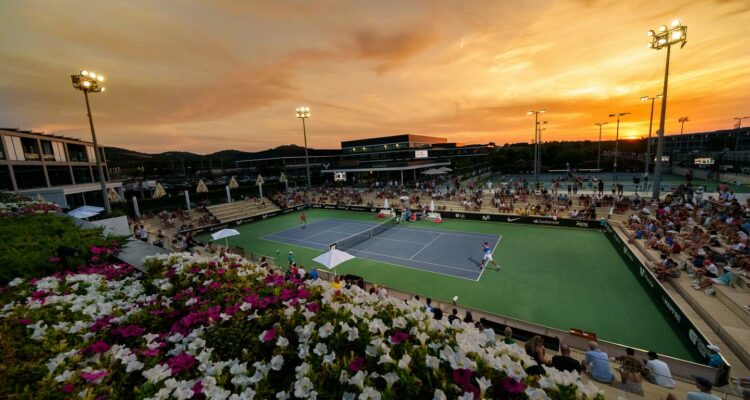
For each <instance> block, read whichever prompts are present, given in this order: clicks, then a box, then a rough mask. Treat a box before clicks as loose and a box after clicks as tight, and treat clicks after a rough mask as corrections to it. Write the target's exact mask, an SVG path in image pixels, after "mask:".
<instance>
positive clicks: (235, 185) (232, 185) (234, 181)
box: [229, 177, 240, 189]
mask: <svg viewBox="0 0 750 400" xmlns="http://www.w3.org/2000/svg"><path fill="white" fill-rule="evenodd" d="M238 187H240V184H239V183H237V179H235V177H232V179H231V180H230V181H229V188H230V189H237V188H238Z"/></svg>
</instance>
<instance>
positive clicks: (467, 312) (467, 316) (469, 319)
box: [464, 310, 474, 324]
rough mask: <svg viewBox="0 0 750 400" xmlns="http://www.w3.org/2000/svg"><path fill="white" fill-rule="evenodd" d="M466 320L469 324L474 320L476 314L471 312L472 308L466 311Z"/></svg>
mask: <svg viewBox="0 0 750 400" xmlns="http://www.w3.org/2000/svg"><path fill="white" fill-rule="evenodd" d="M464 322H466V323H468V324H470V323H473V322H474V315H473V314H472V313H471V310H466V313H464Z"/></svg>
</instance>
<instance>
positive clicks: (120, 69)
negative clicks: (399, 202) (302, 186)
mask: <svg viewBox="0 0 750 400" xmlns="http://www.w3.org/2000/svg"><path fill="white" fill-rule="evenodd" d="M674 17H679V18H681V19H682V20H683V21H685V23H686V24H687V25H688V26H689V31H688V44H687V46H685V48H683V49H673V51H672V68H671V76H670V87H669V99H668V109H667V132H668V133H674V132H676V131H677V130H678V129H679V124H678V123H677V119H678V118H679V117H681V116H688V117H689V118H690V122H688V123H687V124H686V125H685V128H686V131H689V132H692V131H700V130H711V129H724V128H729V127H731V126H732V118H733V117H735V116H738V115H743V116H744V115H747V114H748V113H750V110H748V109H747V104H750V91H748V88H750V75H748V74H747V73H746V71H748V70H750V51H748V50H747V49H749V48H750V36H748V35H747V34H746V30H747V21H748V20H750V5H749V4H748V2H747V1H744V0H715V1H712V2H706V1H687V2H686V1H677V0H668V1H664V2H660V3H658V4H656V3H653V2H651V1H647V0H635V1H629V2H622V1H615V0H580V1H576V2H571V1H564V0H539V1H534V2H526V3H518V2H500V1H498V2H419V1H396V0H385V1H378V2H365V1H333V0H322V1H315V2H296V1H273V2H265V1H246V2H236V1H228V0H220V1H217V2H208V3H207V2H202V1H198V0H184V1H179V2H172V1H164V2H151V1H146V0H140V1H139V0H136V1H132V2H93V3H92V2H83V1H73V0H71V1H66V2H48V1H33V0H32V1H24V2H0V38H1V39H0V40H2V46H0V57H2V59H3V63H2V64H0V76H1V77H0V104H2V107H0V126H10V127H21V128H26V129H35V130H45V131H52V132H57V133H61V134H66V135H72V136H81V137H87V136H88V127H87V122H86V119H85V110H84V107H83V99H82V98H81V97H82V96H81V94H80V93H78V92H76V91H75V90H73V88H72V87H71V86H70V78H69V77H70V74H71V73H74V72H75V71H77V70H79V69H80V68H83V67H85V68H90V69H94V70H96V71H97V72H101V73H104V74H105V75H106V76H107V77H108V80H107V85H108V90H107V92H106V93H103V94H97V95H95V96H92V104H93V110H94V115H95V119H96V123H97V133H98V134H99V136H100V140H101V141H102V142H104V143H105V144H107V145H113V146H119V147H126V148H132V149H136V150H142V151H163V150H189V151H195V152H199V153H205V152H211V151H215V150H220V149H224V148H236V149H243V150H259V149H263V148H267V147H270V146H275V145H280V144H288V143H296V144H301V142H302V135H301V129H300V128H301V127H300V122H299V120H298V119H297V118H295V115H294V109H295V107H297V106H299V105H303V104H304V105H309V106H310V107H311V108H312V117H311V118H310V120H308V128H309V130H308V139H309V142H310V145H311V146H314V147H338V143H339V142H340V141H341V140H348V139H352V138H361V137H366V136H374V135H391V134H397V133H403V132H413V133H419V134H427V135H430V134H432V135H440V136H445V137H448V138H449V139H450V140H455V141H460V142H465V143H483V142H490V141H492V142H495V143H500V144H501V143H507V142H518V141H528V140H529V139H530V137H531V136H532V134H533V120H532V119H531V118H530V117H528V116H526V115H525V113H526V111H528V110H530V109H539V108H546V109H547V110H548V113H546V114H545V115H544V119H545V120H547V121H549V123H548V125H547V130H546V131H545V139H549V140H569V139H580V138H595V137H596V136H597V135H598V129H597V128H596V127H595V126H594V123H595V122H603V121H610V122H612V124H610V125H607V126H606V127H605V131H604V135H605V136H606V137H614V129H613V126H614V124H613V122H614V121H613V120H611V119H609V118H607V115H608V114H610V113H616V112H631V113H632V115H629V116H628V117H626V118H625V119H624V120H623V122H622V124H621V136H624V137H628V138H636V137H642V136H645V135H647V134H648V123H649V121H648V117H649V111H650V109H649V105H648V104H646V103H642V102H641V101H640V100H639V98H640V97H641V96H643V95H655V94H658V93H659V92H660V91H661V86H662V80H663V73H664V57H665V52H664V51H654V50H648V49H646V48H645V41H646V36H645V32H646V31H647V30H648V29H653V28H656V27H657V26H658V25H660V24H663V23H669V21H671V19H672V18H674ZM657 106H658V103H657ZM657 114H658V112H657Z"/></svg>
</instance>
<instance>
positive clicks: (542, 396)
mask: <svg viewBox="0 0 750 400" xmlns="http://www.w3.org/2000/svg"><path fill="white" fill-rule="evenodd" d="M525 393H526V395H527V396H529V400H548V399H549V396H547V392H545V391H544V389H538V388H535V387H531V386H527V387H526V390H525Z"/></svg>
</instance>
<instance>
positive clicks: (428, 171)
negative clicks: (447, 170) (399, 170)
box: [421, 168, 443, 175]
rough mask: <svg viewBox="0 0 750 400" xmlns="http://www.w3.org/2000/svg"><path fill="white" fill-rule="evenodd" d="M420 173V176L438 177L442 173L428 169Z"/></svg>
mask: <svg viewBox="0 0 750 400" xmlns="http://www.w3.org/2000/svg"><path fill="white" fill-rule="evenodd" d="M421 173H422V175H440V174H442V173H443V172H440V171H438V170H436V169H434V168H430V169H428V170H426V171H422V172H421Z"/></svg>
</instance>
